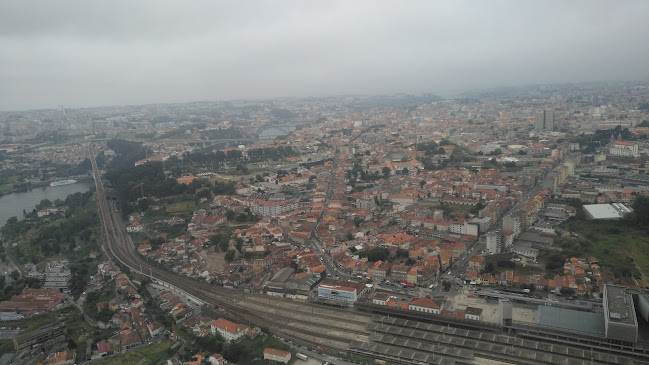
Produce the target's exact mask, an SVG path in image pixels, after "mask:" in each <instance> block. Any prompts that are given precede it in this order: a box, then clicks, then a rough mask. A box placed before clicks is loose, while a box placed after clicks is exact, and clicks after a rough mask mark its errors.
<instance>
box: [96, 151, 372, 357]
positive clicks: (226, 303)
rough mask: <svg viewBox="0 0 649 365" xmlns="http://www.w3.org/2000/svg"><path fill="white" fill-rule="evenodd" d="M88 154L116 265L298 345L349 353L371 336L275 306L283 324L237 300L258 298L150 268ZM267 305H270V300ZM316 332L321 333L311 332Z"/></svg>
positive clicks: (335, 319)
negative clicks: (325, 344)
mask: <svg viewBox="0 0 649 365" xmlns="http://www.w3.org/2000/svg"><path fill="white" fill-rule="evenodd" d="M89 154H90V161H91V164H92V169H93V176H94V178H95V185H96V188H97V195H98V203H99V204H98V207H99V213H100V216H101V220H102V224H103V228H104V234H105V237H106V240H107V245H108V251H109V252H110V253H111V255H112V256H114V257H115V259H116V260H117V261H119V262H120V263H121V264H123V265H124V266H126V267H128V268H129V269H130V270H131V271H134V272H137V273H139V274H141V275H143V276H146V277H150V278H151V279H154V280H157V281H162V282H165V283H167V284H169V285H171V286H174V287H175V288H177V289H179V290H181V291H183V292H185V293H188V294H190V295H191V296H194V297H195V298H198V299H199V300H201V301H203V302H205V303H208V304H210V305H213V306H215V307H219V308H222V309H224V310H226V311H227V312H228V313H229V314H231V315H232V317H233V318H236V319H237V320H239V321H242V322H247V323H249V324H254V325H257V326H261V327H266V328H268V329H269V330H270V331H271V332H274V333H279V334H284V335H285V336H287V337H292V338H295V339H296V340H298V341H300V336H303V337H305V338H310V339H313V343H317V342H316V341H317V339H326V340H328V341H329V342H330V343H331V344H332V345H331V346H330V347H334V348H337V349H343V350H344V349H346V347H347V344H349V343H350V342H351V341H350V336H358V335H365V336H369V333H368V332H367V331H364V332H361V331H352V332H350V330H349V329H348V328H344V326H343V325H340V324H337V323H340V321H341V319H340V317H333V316H331V315H329V316H326V317H325V318H326V319H328V320H329V323H328V324H323V323H322V321H320V320H319V321H316V320H315V318H317V317H315V316H314V320H308V319H296V318H291V317H290V316H288V315H284V314H283V313H281V312H285V311H286V309H284V308H281V307H280V306H277V305H275V306H273V307H274V308H276V314H275V316H274V317H275V318H278V319H281V321H280V320H277V321H275V320H273V319H269V318H268V316H267V314H266V313H265V312H263V311H255V310H252V309H248V308H243V304H242V303H238V302H237V300H241V299H243V300H250V301H251V302H259V301H258V300H256V298H255V299H253V298H254V297H253V296H252V295H246V296H244V295H242V293H241V292H239V291H237V290H234V289H227V288H222V287H217V286H214V285H210V284H207V283H203V282H198V281H195V280H193V279H191V278H187V277H183V276H180V275H176V274H173V273H170V272H167V271H165V270H162V269H160V268H158V267H155V266H153V265H151V264H149V263H148V262H147V261H145V260H144V259H143V258H141V257H140V256H139V255H138V254H137V253H136V252H135V248H134V245H133V243H132V240H131V238H130V236H129V235H128V233H126V227H125V226H124V222H123V221H122V219H121V218H120V216H119V214H118V211H117V209H116V207H115V203H114V202H110V203H109V202H108V200H107V199H106V193H105V191H104V188H103V185H102V182H101V177H100V175H99V170H98V168H97V164H96V161H95V156H94V152H93V147H92V145H90V146H89ZM264 302H266V303H267V302H268V300H266V301H264ZM319 315H320V313H318V315H317V316H319ZM357 323H358V324H361V322H360V321H357ZM366 323H367V322H362V324H363V325H364V324H366ZM313 328H316V329H318V330H317V331H316V330H311V329H313ZM322 329H329V330H331V331H333V332H337V333H339V334H330V333H327V332H326V331H323V330H322Z"/></svg>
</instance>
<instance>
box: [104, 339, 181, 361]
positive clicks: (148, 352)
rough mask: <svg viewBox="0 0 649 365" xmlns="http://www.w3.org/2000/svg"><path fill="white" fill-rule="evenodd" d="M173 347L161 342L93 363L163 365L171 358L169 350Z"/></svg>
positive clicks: (167, 342)
mask: <svg viewBox="0 0 649 365" xmlns="http://www.w3.org/2000/svg"><path fill="white" fill-rule="evenodd" d="M170 347H171V341H161V342H159V343H156V344H153V345H149V346H145V347H142V348H139V349H137V350H133V351H129V352H127V353H125V354H122V355H118V356H114V357H111V358H108V359H106V360H103V361H97V362H93V364H94V365H109V364H138V365H158V364H163V363H165V361H166V360H167V359H169V358H170V357H171V355H169V353H168V352H167V350H168V349H169V348H170Z"/></svg>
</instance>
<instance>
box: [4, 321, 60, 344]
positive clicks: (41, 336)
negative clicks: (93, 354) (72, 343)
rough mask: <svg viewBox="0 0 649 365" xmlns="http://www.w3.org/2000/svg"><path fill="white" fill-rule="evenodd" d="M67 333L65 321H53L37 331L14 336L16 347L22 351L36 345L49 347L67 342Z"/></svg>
mask: <svg viewBox="0 0 649 365" xmlns="http://www.w3.org/2000/svg"><path fill="white" fill-rule="evenodd" d="M66 333H67V329H66V326H65V321H58V322H55V323H51V324H48V325H46V326H43V327H41V328H39V329H37V330H35V331H31V332H27V333H21V334H19V335H18V336H16V337H14V348H15V349H16V351H20V350H22V349H24V348H28V347H31V346H34V345H36V346H39V347H43V348H45V349H48V348H50V347H51V346H53V345H56V344H58V343H61V342H65V341H66V338H67V337H66Z"/></svg>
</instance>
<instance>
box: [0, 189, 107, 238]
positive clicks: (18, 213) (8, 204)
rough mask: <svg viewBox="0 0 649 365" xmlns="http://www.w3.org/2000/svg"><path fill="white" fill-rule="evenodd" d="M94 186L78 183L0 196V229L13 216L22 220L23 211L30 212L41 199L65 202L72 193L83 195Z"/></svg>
mask: <svg viewBox="0 0 649 365" xmlns="http://www.w3.org/2000/svg"><path fill="white" fill-rule="evenodd" d="M93 186H95V184H94V183H93V182H92V181H86V182H78V183H74V184H70V185H61V186H45V187H42V188H32V189H31V190H28V191H23V192H19V193H11V194H6V195H3V196H0V227H2V226H4V225H5V223H7V219H9V218H11V217H13V216H15V217H17V218H18V219H22V218H23V209H24V210H25V211H27V212H31V211H32V210H33V209H34V208H36V204H38V203H40V202H41V200H43V199H48V200H50V201H52V202H54V200H56V199H61V200H65V198H66V197H67V196H68V195H70V194H74V193H78V192H81V193H85V192H86V191H88V190H90V188H91V187H93Z"/></svg>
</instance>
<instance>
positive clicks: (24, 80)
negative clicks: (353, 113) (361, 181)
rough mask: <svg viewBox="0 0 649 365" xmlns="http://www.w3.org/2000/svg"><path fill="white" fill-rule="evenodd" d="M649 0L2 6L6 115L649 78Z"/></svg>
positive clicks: (0, 104) (0, 59)
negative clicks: (23, 111)
mask: <svg viewBox="0 0 649 365" xmlns="http://www.w3.org/2000/svg"><path fill="white" fill-rule="evenodd" d="M647 15H649V1H645V0H638V1H617V0H616V1H593V0H588V1H520V0H516V1H477V0H476V1H456V0H453V1H446V2H438V1H390V2H387V1H375V0H372V1H349V0H346V1H329V0H326V1H229V2H221V1H214V0H209V1H164V0H155V1H115V0H111V1H108V0H106V1H81V0H80V1H61V0H57V1H30V0H20V1H1V2H0V110H21V109H29V108H52V107H56V106H57V105H59V104H61V105H64V106H66V107H86V106H102V105H120V104H144V103H157V102H184V101H195V100H226V99H240V98H247V99H253V98H271V97H279V96H299V97H302V96H323V95H339V94H367V93H371V94H382V93H393V92H407V93H421V92H437V93H441V94H448V92H449V91H455V90H465V89H470V88H482V87H495V86H506V85H523V84H531V83H557V82H578V81H599V80H629V79H640V78H646V77H647V76H649V20H648V19H647Z"/></svg>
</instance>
